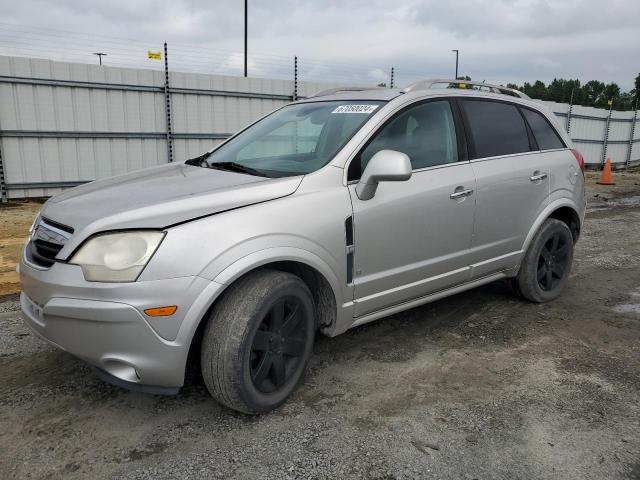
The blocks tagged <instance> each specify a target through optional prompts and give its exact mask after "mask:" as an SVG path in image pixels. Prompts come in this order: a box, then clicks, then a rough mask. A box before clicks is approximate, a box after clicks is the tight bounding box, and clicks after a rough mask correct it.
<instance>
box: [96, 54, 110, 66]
mask: <svg viewBox="0 0 640 480" xmlns="http://www.w3.org/2000/svg"><path fill="white" fill-rule="evenodd" d="M94 55H97V56H98V58H99V59H100V65H102V57H106V56H107V54H106V53H102V52H96V53H94Z"/></svg>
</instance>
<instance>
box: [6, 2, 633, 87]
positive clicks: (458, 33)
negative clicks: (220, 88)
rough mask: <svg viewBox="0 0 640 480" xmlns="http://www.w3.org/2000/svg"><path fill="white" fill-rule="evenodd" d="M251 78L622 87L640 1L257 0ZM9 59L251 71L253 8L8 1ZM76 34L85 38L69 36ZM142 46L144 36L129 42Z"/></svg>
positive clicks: (628, 76)
mask: <svg viewBox="0 0 640 480" xmlns="http://www.w3.org/2000/svg"><path fill="white" fill-rule="evenodd" d="M249 4H250V5H249V55H250V75H255V76H267V77H268V76H275V77H281V78H283V77H286V76H288V75H289V74H290V70H291V62H292V57H293V56H294V55H298V57H299V58H300V68H301V76H302V77H303V79H304V78H308V79H314V80H322V79H326V80H337V81H344V82H346V81H354V82H362V81H370V82H377V81H388V78H387V77H388V70H389V68H390V67H391V66H394V67H395V68H396V71H397V80H398V82H399V83H400V84H402V83H406V82H408V81H411V80H414V79H417V78H421V77H434V76H435V77H442V76H445V77H452V76H453V74H454V59H455V56H454V54H453V53H452V52H451V49H454V48H457V49H460V52H461V57H460V74H466V75H470V76H471V77H473V78H474V79H475V80H487V81H494V82H499V83H506V82H516V83H522V82H524V81H534V80H536V79H541V80H544V81H550V80H551V79H553V78H554V77H564V78H579V79H580V80H581V81H583V82H585V81H587V80H591V79H598V80H602V81H605V82H609V81H615V82H617V83H618V84H619V85H620V86H621V87H622V88H623V90H628V89H630V88H632V83H633V78H634V77H635V76H636V75H637V74H638V72H640V0H606V1H602V0H581V1H580V0H457V1H451V0H449V1H447V0H433V1H431V0H422V1H417V0H415V1H414V0H408V1H406V0H405V1H397V2H393V1H390V0H385V1H382V0H315V1H306V2H305V1H293V0H271V1H262V2H258V1H256V0H249ZM0 11H1V12H2V18H1V19H0V54H11V53H14V54H15V53H20V54H22V55H33V56H39V57H53V58H64V59H67V60H72V61H90V62H91V61H96V59H95V57H94V58H92V57H91V56H90V53H91V52H93V51H97V50H100V51H104V52H107V53H108V55H109V56H108V57H107V58H106V59H105V63H107V64H109V63H111V64H113V65H138V66H151V67H154V68H159V67H160V66H161V64H160V63H159V62H155V63H154V62H153V61H152V60H148V59H146V58H145V56H146V49H147V48H152V49H154V48H155V49H157V48H158V47H160V46H161V44H162V41H164V40H167V41H168V42H169V46H170V61H171V63H172V65H173V66H174V67H176V68H180V69H183V70H207V71H211V70H214V71H219V72H223V73H231V74H241V67H242V53H241V52H242V48H243V46H242V41H243V36H242V35H243V17H242V12H243V0H215V1H210V0H208V1H205V0H166V1H150V0H109V1H104V0H102V1H83V0H23V1H18V2H16V1H15V0H0ZM62 31H65V32H77V33H79V34H72V33H68V34H67V33H64V32H62ZM130 39H133V40H130Z"/></svg>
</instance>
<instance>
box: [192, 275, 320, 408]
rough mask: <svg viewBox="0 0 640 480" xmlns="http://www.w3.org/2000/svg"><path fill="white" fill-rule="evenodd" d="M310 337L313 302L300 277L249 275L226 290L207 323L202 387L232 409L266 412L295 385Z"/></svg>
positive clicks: (308, 351)
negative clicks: (204, 386)
mask: <svg viewBox="0 0 640 480" xmlns="http://www.w3.org/2000/svg"><path fill="white" fill-rule="evenodd" d="M314 336H315V321H314V317H313V300H312V297H311V293H310V292H309V289H308V288H307V286H306V285H305V283H304V282H303V281H302V280H300V278H298V277H296V276H295V275H292V274H289V273H284V272H279V271H275V270H261V271H256V272H253V273H250V274H248V275H247V276H245V277H243V278H241V279H240V280H238V282H237V283H236V284H234V285H232V286H231V287H229V291H227V292H226V293H225V295H224V296H223V297H222V298H221V299H220V300H219V301H218V303H217V304H216V305H215V307H214V309H213V311H212V313H211V316H210V318H209V320H208V323H207V326H206V328H205V331H204V335H203V338H202V353H201V364H202V374H203V377H204V381H205V384H206V385H207V388H208V390H209V392H210V393H211V395H212V396H213V397H214V398H215V399H216V400H218V401H219V402H220V403H222V404H224V405H226V406H228V407H230V408H233V409H234V410H238V411H241V412H244V413H262V412H268V411H269V410H272V409H274V408H276V407H278V406H279V405H281V404H282V403H284V401H285V400H286V398H287V397H288V396H289V395H290V394H291V393H292V392H293V391H294V390H295V388H296V387H297V386H298V384H299V382H300V379H301V378H302V375H303V373H304V371H305V369H306V366H307V362H308V360H309V357H310V356H311V352H312V350H313V340H314Z"/></svg>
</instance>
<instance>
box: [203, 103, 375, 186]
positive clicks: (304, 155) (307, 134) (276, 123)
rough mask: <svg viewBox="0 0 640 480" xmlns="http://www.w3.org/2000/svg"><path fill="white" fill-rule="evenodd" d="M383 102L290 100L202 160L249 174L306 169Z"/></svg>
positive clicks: (339, 145)
mask: <svg viewBox="0 0 640 480" xmlns="http://www.w3.org/2000/svg"><path fill="white" fill-rule="evenodd" d="M382 103H383V102H373V101H366V100H365V101H362V100H358V101H342V102H313V103H300V104H295V105H288V106H286V107H284V108H281V109H280V110H278V111H276V112H274V113H272V114H271V115H269V116H267V117H265V118H263V119H262V120H260V121H259V122H258V123H256V124H254V125H252V126H251V127H249V128H248V129H246V130H245V131H244V132H242V133H240V134H239V135H237V136H236V137H235V138H232V139H231V140H229V141H228V142H227V143H225V144H224V145H222V146H221V147H220V148H218V149H217V150H215V151H214V152H213V153H211V154H206V155H203V157H201V158H200V159H199V160H200V162H201V163H200V164H201V165H202V166H208V167H210V168H223V169H229V170H234V171H238V172H242V173H247V174H250V175H263V176H266V177H283V176H293V175H304V174H307V173H311V172H314V171H316V170H318V169H320V168H322V167H323V166H324V165H326V164H327V163H328V162H329V161H330V160H331V159H332V158H333V156H334V155H335V154H336V153H337V152H338V150H340V148H342V146H343V145H344V144H345V143H346V142H347V141H348V140H349V139H350V138H351V137H352V136H353V135H354V134H355V133H356V132H357V131H358V129H359V128H360V127H361V126H362V125H363V124H364V122H366V121H367V120H368V119H369V118H370V117H371V116H372V115H373V114H374V113H375V112H376V111H377V109H378V108H379V107H380V105H381V104H382Z"/></svg>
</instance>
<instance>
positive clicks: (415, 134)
mask: <svg viewBox="0 0 640 480" xmlns="http://www.w3.org/2000/svg"><path fill="white" fill-rule="evenodd" d="M380 150H396V151H398V152H403V153H406V154H407V155H408V156H409V158H410V159H411V166H412V167H413V168H414V170H415V169H419V168H426V167H433V166H435V165H443V164H445V163H453V162H457V161H458V145H457V141H456V128H455V123H454V121H453V114H452V112H451V105H450V104H449V102H447V101H437V102H427V103H422V104H420V105H416V106H414V107H410V108H408V109H407V110H405V111H403V112H402V113H400V114H399V115H398V116H396V117H394V118H393V119H392V120H391V121H390V122H389V123H387V124H386V125H385V126H384V127H382V129H381V130H380V131H378V133H376V135H375V137H374V138H373V140H372V141H370V142H369V144H368V145H367V146H366V147H365V149H364V150H363V151H362V153H361V154H360V158H359V161H358V159H356V160H354V162H355V165H354V168H353V170H352V169H351V168H350V178H351V177H353V178H358V177H359V176H360V172H361V171H362V170H364V167H366V165H367V163H368V162H369V160H371V157H373V155H375V154H376V153H377V152H379V151H380ZM352 164H353V163H352ZM352 172H353V174H351V173H352Z"/></svg>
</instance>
